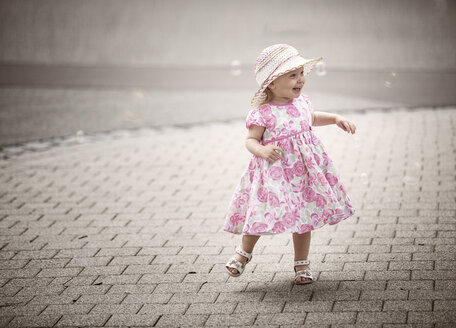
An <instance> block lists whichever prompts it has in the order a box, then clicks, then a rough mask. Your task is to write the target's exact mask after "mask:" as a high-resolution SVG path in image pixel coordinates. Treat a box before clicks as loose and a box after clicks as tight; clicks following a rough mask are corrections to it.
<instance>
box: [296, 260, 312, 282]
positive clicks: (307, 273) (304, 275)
mask: <svg viewBox="0 0 456 328" xmlns="http://www.w3.org/2000/svg"><path fill="white" fill-rule="evenodd" d="M309 264H310V261H309V260H300V261H294V270H295V272H296V267H297V266H299V265H309ZM298 278H309V279H310V280H301V279H300V280H299V281H296V279H298ZM312 281H313V276H312V271H310V269H304V270H299V271H297V272H296V274H295V284H296V285H305V284H309V283H311V282H312Z"/></svg>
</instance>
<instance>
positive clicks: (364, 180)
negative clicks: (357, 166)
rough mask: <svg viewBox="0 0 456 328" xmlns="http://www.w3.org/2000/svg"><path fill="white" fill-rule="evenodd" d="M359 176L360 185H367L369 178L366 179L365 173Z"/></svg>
mask: <svg viewBox="0 0 456 328" xmlns="http://www.w3.org/2000/svg"><path fill="white" fill-rule="evenodd" d="M359 176H360V178H361V183H362V184H364V185H367V184H368V183H369V178H368V176H367V173H366V172H362V173H361V174H360V175H359Z"/></svg>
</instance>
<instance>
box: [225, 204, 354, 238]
mask: <svg viewBox="0 0 456 328" xmlns="http://www.w3.org/2000/svg"><path fill="white" fill-rule="evenodd" d="M353 214H355V211H354V210H351V211H350V212H348V213H344V214H342V215H341V216H338V217H334V216H333V217H332V220H330V219H328V220H326V222H325V223H324V224H322V225H320V226H317V227H314V226H312V225H309V226H311V227H312V229H309V230H307V231H304V232H298V231H293V230H291V229H289V228H285V230H284V231H283V232H264V233H261V234H247V233H244V232H242V231H241V232H236V231H232V230H229V229H225V228H224V229H223V231H226V232H229V233H231V234H234V235H247V236H271V235H280V234H284V233H298V234H304V233H307V232H309V231H314V230H317V229H320V228H323V227H324V226H325V225H335V224H337V223H340V222H342V221H344V220H346V219H348V218H349V217H351V216H353Z"/></svg>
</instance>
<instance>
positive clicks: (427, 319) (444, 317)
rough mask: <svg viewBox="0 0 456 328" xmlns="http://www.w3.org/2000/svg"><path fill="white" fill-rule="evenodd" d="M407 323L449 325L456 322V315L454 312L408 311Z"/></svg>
mask: <svg viewBox="0 0 456 328" xmlns="http://www.w3.org/2000/svg"><path fill="white" fill-rule="evenodd" d="M408 322H410V323H412V324H413V323H414V324H418V323H451V324H454V323H455V322H456V313H455V312H454V311H437V310H434V311H428V312H424V311H410V312H409V313H408Z"/></svg>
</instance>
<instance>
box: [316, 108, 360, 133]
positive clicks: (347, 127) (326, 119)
mask: <svg viewBox="0 0 456 328" xmlns="http://www.w3.org/2000/svg"><path fill="white" fill-rule="evenodd" d="M328 124H336V125H337V126H338V127H340V128H341V129H342V130H344V131H346V132H347V133H350V132H351V133H352V134H353V133H355V131H356V125H355V124H354V123H353V122H350V121H349V120H347V119H346V118H345V117H343V116H341V115H339V114H332V113H325V112H313V113H312V126H322V125H328Z"/></svg>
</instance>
